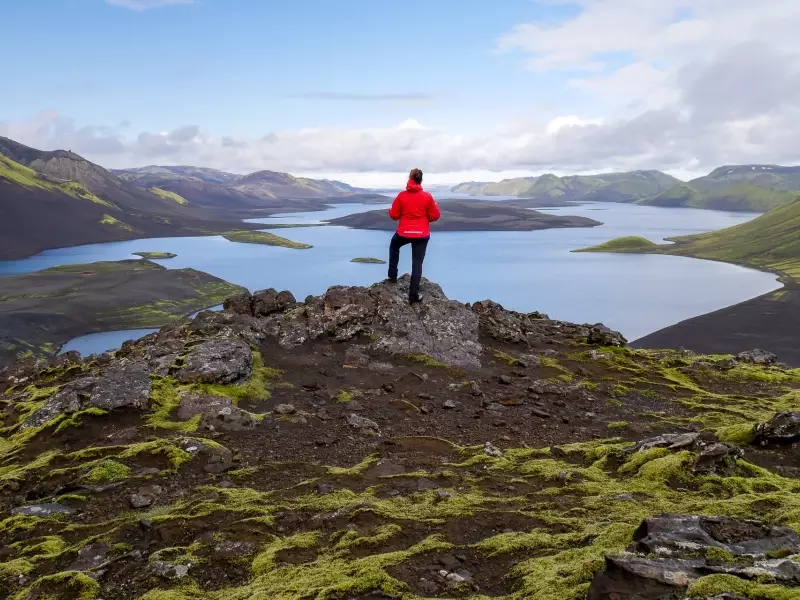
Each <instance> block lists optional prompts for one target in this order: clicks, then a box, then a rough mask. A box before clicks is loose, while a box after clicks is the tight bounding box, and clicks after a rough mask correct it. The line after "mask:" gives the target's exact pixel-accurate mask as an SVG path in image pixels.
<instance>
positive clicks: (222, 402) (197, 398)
mask: <svg viewBox="0 0 800 600" xmlns="http://www.w3.org/2000/svg"><path fill="white" fill-rule="evenodd" d="M228 406H233V400H231V399H230V398H227V397H224V396H215V395H213V394H191V393H184V394H183V395H182V396H181V403H180V406H178V413H177V417H178V420H180V421H188V420H189V419H191V418H192V417H195V416H197V415H205V414H211V413H216V412H217V411H219V410H221V409H223V408H225V407H228Z"/></svg>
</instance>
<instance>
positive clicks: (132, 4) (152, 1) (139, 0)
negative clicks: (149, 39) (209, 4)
mask: <svg viewBox="0 0 800 600" xmlns="http://www.w3.org/2000/svg"><path fill="white" fill-rule="evenodd" d="M195 2H196V0H106V4H110V5H111V6H119V7H121V8H128V9H130V10H136V11H142V10H149V9H151V8H161V7H163V6H175V5H177V4H194V3H195Z"/></svg>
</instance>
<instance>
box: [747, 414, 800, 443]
mask: <svg viewBox="0 0 800 600" xmlns="http://www.w3.org/2000/svg"><path fill="white" fill-rule="evenodd" d="M754 431H755V435H756V439H757V440H758V441H759V442H760V443H761V444H762V445H767V444H770V443H781V444H787V443H793V442H797V441H800V411H786V412H782V413H778V414H777V415H775V416H774V417H772V419H770V420H769V421H767V422H766V423H759V424H758V425H756V426H755V430H754Z"/></svg>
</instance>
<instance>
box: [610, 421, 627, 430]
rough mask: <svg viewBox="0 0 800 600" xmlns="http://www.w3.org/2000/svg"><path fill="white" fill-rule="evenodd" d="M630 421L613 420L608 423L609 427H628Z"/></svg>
mask: <svg viewBox="0 0 800 600" xmlns="http://www.w3.org/2000/svg"><path fill="white" fill-rule="evenodd" d="M628 426H629V423H628V422H627V421H613V422H612V423H609V424H608V428H609V429H627V428H628Z"/></svg>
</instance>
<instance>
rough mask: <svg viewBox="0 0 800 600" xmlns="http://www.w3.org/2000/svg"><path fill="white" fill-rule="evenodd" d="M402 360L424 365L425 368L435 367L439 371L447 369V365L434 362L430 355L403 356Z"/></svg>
mask: <svg viewBox="0 0 800 600" xmlns="http://www.w3.org/2000/svg"><path fill="white" fill-rule="evenodd" d="M403 358H405V359H406V360H410V361H411V362H414V363H417V364H418V365H425V366H426V367H436V368H440V369H447V368H449V365H447V364H445V363H443V362H441V361H438V360H436V359H435V358H433V357H432V356H431V355H430V354H404V355H403Z"/></svg>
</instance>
